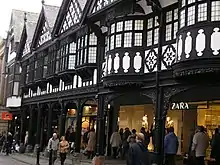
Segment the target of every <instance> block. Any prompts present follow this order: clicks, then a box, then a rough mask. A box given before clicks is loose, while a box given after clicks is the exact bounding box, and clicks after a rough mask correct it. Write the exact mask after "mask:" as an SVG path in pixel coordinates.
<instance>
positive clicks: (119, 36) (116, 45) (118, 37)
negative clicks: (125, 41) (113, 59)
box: [115, 34, 122, 48]
mask: <svg viewBox="0 0 220 165" xmlns="http://www.w3.org/2000/svg"><path fill="white" fill-rule="evenodd" d="M121 41H122V39H121V34H117V35H116V42H115V47H117V48H120V47H121Z"/></svg>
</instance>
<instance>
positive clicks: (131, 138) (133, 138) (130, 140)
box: [127, 129, 137, 146]
mask: <svg viewBox="0 0 220 165" xmlns="http://www.w3.org/2000/svg"><path fill="white" fill-rule="evenodd" d="M136 132H137V131H136V129H132V131H131V135H130V136H129V137H128V139H127V141H128V143H129V146H131V145H132V144H133V143H135V142H136Z"/></svg>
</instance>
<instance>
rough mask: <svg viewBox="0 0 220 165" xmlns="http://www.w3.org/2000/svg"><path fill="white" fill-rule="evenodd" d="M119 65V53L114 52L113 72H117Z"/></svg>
mask: <svg viewBox="0 0 220 165" xmlns="http://www.w3.org/2000/svg"><path fill="white" fill-rule="evenodd" d="M119 67H120V58H119V54H118V53H116V54H115V58H114V70H115V73H118V69H119Z"/></svg>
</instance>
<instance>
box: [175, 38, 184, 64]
mask: <svg viewBox="0 0 220 165" xmlns="http://www.w3.org/2000/svg"><path fill="white" fill-rule="evenodd" d="M182 51H183V39H182V35H180V36H179V41H178V46H177V58H176V62H178V61H180V60H181V56H182Z"/></svg>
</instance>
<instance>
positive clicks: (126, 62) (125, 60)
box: [123, 52, 130, 73]
mask: <svg viewBox="0 0 220 165" xmlns="http://www.w3.org/2000/svg"><path fill="white" fill-rule="evenodd" d="M128 55H129V53H128V52H126V53H125V56H124V57H123V69H124V72H125V73H128V69H129V68H130V57H129V56H128Z"/></svg>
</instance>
